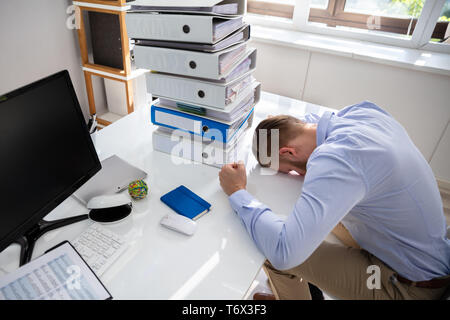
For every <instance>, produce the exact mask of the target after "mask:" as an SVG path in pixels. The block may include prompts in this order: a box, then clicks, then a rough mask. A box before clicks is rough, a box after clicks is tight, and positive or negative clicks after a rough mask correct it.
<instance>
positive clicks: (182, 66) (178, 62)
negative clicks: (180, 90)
mask: <svg viewBox="0 0 450 320" xmlns="http://www.w3.org/2000/svg"><path fill="white" fill-rule="evenodd" d="M134 58H135V61H136V67H138V68H142V69H149V70H153V71H159V72H164V73H172V74H177V75H178V74H179V75H186V76H191V77H198V78H207V79H216V80H219V79H227V77H228V76H229V75H231V76H233V75H234V78H236V76H239V75H241V74H244V73H245V72H247V71H249V70H251V69H255V67H256V49H254V48H251V49H247V45H246V44H245V43H242V44H239V45H236V46H233V47H231V48H228V49H225V50H223V51H219V52H215V53H209V52H206V53H205V52H198V51H189V50H179V49H171V48H160V47H148V46H140V45H136V46H135V48H134ZM247 58H248V59H247ZM238 67H239V68H238ZM229 80H231V79H229Z"/></svg>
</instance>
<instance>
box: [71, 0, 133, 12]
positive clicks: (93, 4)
mask: <svg viewBox="0 0 450 320" xmlns="http://www.w3.org/2000/svg"><path fill="white" fill-rule="evenodd" d="M73 4H74V5H76V6H79V7H84V8H92V9H101V10H109V11H127V10H130V9H131V6H130V5H128V4H126V5H121V4H118V3H116V2H113V1H100V0H98V1H89V2H85V1H82V0H80V1H73Z"/></svg>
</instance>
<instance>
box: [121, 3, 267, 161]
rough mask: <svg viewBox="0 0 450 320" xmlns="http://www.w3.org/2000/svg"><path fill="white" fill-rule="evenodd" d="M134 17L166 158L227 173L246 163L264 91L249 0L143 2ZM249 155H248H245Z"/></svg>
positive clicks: (133, 35) (157, 139) (156, 138)
mask: <svg viewBox="0 0 450 320" xmlns="http://www.w3.org/2000/svg"><path fill="white" fill-rule="evenodd" d="M133 4H134V5H132V7H131V10H130V11H129V12H128V13H127V15H126V23H127V29H128V35H129V37H130V39H133V41H134V43H135V47H134V58H135V63H136V67H137V68H143V69H150V70H151V72H150V73H149V74H148V75H147V88H148V91H149V92H150V93H151V94H152V95H153V96H154V97H158V98H159V99H157V100H155V101H154V103H153V105H152V107H151V121H152V123H153V124H155V125H158V126H159V128H158V129H157V130H156V131H155V132H154V133H153V148H154V149H155V150H158V151H162V152H166V153H170V154H173V155H176V156H180V157H183V158H187V159H190V160H194V161H199V162H202V163H205V164H209V165H213V166H217V167H220V166H222V165H223V164H225V163H230V162H234V161H238V160H243V159H242V155H244V154H245V151H244V152H243V150H242V148H241V146H242V142H243V140H244V137H245V136H246V135H247V133H248V130H247V128H249V127H250V126H251V124H252V119H253V115H254V107H255V105H256V104H257V103H258V101H259V99H260V91H261V85H260V84H259V83H258V82H256V81H255V79H254V78H253V75H252V74H253V71H254V70H255V67H256V49H253V48H249V47H248V45H247V42H248V40H249V39H250V26H249V25H247V24H245V22H244V21H243V15H244V14H245V10H246V1H245V0H224V1H220V0H203V1H198V0H192V1H183V0H174V1H163V0H138V1H135V2H134V3H133ZM244 156H245V155H244Z"/></svg>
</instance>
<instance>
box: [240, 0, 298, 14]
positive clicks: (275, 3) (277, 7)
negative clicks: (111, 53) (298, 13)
mask: <svg viewBox="0 0 450 320" xmlns="http://www.w3.org/2000/svg"><path fill="white" fill-rule="evenodd" d="M294 3H295V0H269V1H267V0H248V4H247V6H248V8H247V9H248V10H247V11H248V12H251V13H256V14H262V15H267V16H275V17H282V18H288V19H292V16H293V13H294Z"/></svg>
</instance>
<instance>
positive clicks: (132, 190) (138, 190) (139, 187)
mask: <svg viewBox="0 0 450 320" xmlns="http://www.w3.org/2000/svg"><path fill="white" fill-rule="evenodd" d="M128 193H129V194H130V196H131V197H132V198H133V199H134V200H141V199H144V198H145V197H146V196H147V194H148V186H147V183H145V181H144V180H136V181H133V182H131V183H130V184H129V185H128Z"/></svg>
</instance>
